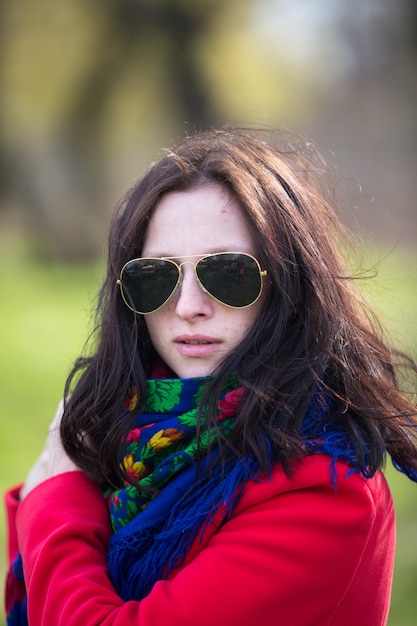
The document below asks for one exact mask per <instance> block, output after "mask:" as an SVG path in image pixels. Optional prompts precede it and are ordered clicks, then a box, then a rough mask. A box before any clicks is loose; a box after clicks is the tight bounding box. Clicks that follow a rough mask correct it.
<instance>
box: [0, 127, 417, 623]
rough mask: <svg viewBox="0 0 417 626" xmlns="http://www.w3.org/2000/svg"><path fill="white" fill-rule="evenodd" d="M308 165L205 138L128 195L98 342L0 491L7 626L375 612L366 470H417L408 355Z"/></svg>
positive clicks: (378, 619) (380, 504) (379, 492)
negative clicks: (369, 295)
mask: <svg viewBox="0 0 417 626" xmlns="http://www.w3.org/2000/svg"><path fill="white" fill-rule="evenodd" d="M307 148H308V146H307ZM303 159H304V160H303ZM314 167H316V166H315V165H314V162H313V160H312V157H311V155H310V156H309V157H305V156H303V154H302V151H301V150H300V149H292V148H291V147H288V148H287V149H286V150H280V149H278V148H277V147H274V146H273V145H269V144H267V143H265V142H263V141H262V140H261V139H260V138H257V137H256V136H254V135H252V134H250V133H248V132H241V131H238V130H234V129H224V130H219V131H216V130H213V131H208V132H205V133H202V134H198V135H196V136H194V137H189V138H187V139H186V140H185V141H184V142H182V143H181V144H180V145H179V146H178V147H177V148H176V149H174V150H172V151H169V152H167V154H166V155H165V156H164V157H163V158H162V159H161V160H160V161H158V162H157V163H155V164H153V165H152V166H151V168H150V169H149V170H148V172H146V174H145V175H144V177H143V178H142V180H140V181H139V182H138V183H137V184H136V185H135V186H134V187H133V188H132V189H131V190H130V191H129V192H128V194H127V195H126V197H125V198H124V200H123V201H122V202H121V204H120V206H119V208H118V210H117V212H116V215H115V217H114V219H113V222H112V226H111V233H110V241H109V259H108V269H107V276H106V280H105V283H104V285H103V287H102V290H101V294H100V298H99V308H98V312H99V324H98V329H99V337H98V341H97V344H96V348H95V351H94V353H93V355H92V356H91V357H88V358H83V359H81V360H79V361H78V362H77V363H76V364H75V367H74V369H73V372H72V374H71V376H70V378H69V380H68V382H67V388H66V394H65V396H66V399H65V403H64V407H63V411H59V412H58V414H57V418H56V420H55V422H54V423H53V425H52V427H51V429H50V434H49V437H48V440H47V444H46V447H45V450H44V452H43V454H42V455H41V457H40V459H39V461H38V463H37V464H36V465H35V467H34V468H33V469H32V471H31V473H30V474H29V477H28V479H27V481H26V483H25V485H24V487H23V488H22V490H21V491H20V495H19V491H18V490H15V491H14V492H11V493H9V495H8V503H9V515H10V523H11V527H12V529H13V528H14V527H16V529H17V530H16V534H15V533H14V532H13V531H12V541H11V546H10V551H11V556H12V558H15V557H16V553H17V540H18V545H19V549H20V555H18V556H17V558H16V559H15V561H14V567H13V570H12V573H11V575H10V581H9V582H10V593H9V605H8V612H9V624H16V623H19V624H20V623H25V622H24V621H19V620H24V619H25V615H26V609H27V612H28V616H29V624H30V625H31V626H41V625H42V626H50V625H51V624H54V625H55V624H56V625H58V624H63V625H65V626H72V625H74V626H79V625H80V624H82V625H83V626H93V625H98V624H100V625H106V626H110V625H112V626H117V625H119V624H120V625H121V624H123V625H125V624H137V625H138V626H149V625H152V626H160V625H161V626H162V625H163V626H177V625H181V626H188V625H189V626H195V625H196V624H199V626H212V625H213V624H217V625H220V626H222V625H225V626H226V625H227V626H233V625H236V626H253V624H254V623H260V624H263V626H276V625H277V624H279V625H280V626H307V625H310V624H315V625H320V626H324V625H330V624H332V625H336V624H337V625H338V626H345V625H346V626H347V625H349V626H350V625H351V624H352V623H355V624H356V625H357V626H360V625H363V626H365V625H366V626H369V624H372V625H373V626H378V625H380V624H385V623H386V620H387V615H388V610H389V598H390V589H391V580H392V569H393V560H394V541H395V539H394V533H395V521H394V511H393V504H392V499H391V495H390V492H389V488H388V486H387V483H386V481H385V479H384V477H383V475H382V473H381V467H382V465H383V463H384V459H385V456H386V453H387V452H388V453H389V454H390V455H391V457H392V459H393V461H394V463H395V465H396V467H397V468H398V469H400V470H401V471H403V472H405V473H406V474H407V475H408V476H409V477H410V478H412V479H413V480H417V446H416V437H415V434H416V424H417V420H416V417H415V415H416V407H415V405H414V404H412V402H411V401H410V400H408V399H407V397H406V396H405V394H403V393H401V391H400V389H399V386H398V384H397V378H396V373H395V370H396V368H397V366H399V365H401V364H402V365H403V366H408V367H409V370H410V371H411V372H413V371H414V372H415V367H414V365H413V364H412V363H411V362H409V361H407V359H406V357H402V356H401V355H399V354H396V353H394V352H393V351H392V350H391V349H390V348H389V347H388V346H387V345H385V343H384V341H383V340H382V338H381V337H380V336H379V334H378V332H377V330H376V328H375V327H374V325H373V324H372V323H371V321H370V319H369V317H368V316H367V315H366V313H364V312H363V311H362V307H361V304H360V300H359V299H358V297H357V296H356V295H355V292H354V290H353V288H352V284H351V281H350V280H349V277H348V274H347V272H346V269H345V268H344V265H343V263H342V261H341V259H340V258H339V251H340V250H341V249H342V247H343V246H342V243H341V242H340V240H339V241H338V239H337V238H338V236H339V235H340V226H339V223H338V220H337V218H336V216H335V214H334V212H333V210H332V208H331V207H330V205H329V204H328V203H327V202H326V201H325V199H324V197H322V195H321V194H320V193H319V191H318V189H317V187H316V186H315V185H313V184H312V182H311V180H310V179H311V176H312V173H313V170H314ZM342 241H344V240H342ZM242 269H243V271H242ZM70 390H71V393H70ZM61 413H62V421H61ZM58 430H59V434H60V436H59V435H58ZM103 496H104V497H103ZM19 497H20V503H19ZM109 511H110V515H109ZM22 564H23V571H24V578H25V582H26V589H27V596H26V593H25V590H24V588H23V586H22V585H23V582H22V579H23V573H22ZM19 578H20V580H21V582H20V583H19V582H18V579H19ZM19 584H20V587H19ZM13 594H14V595H13ZM26 597H27V599H28V602H27V607H26ZM22 616H23V617H22Z"/></svg>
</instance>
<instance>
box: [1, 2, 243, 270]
mask: <svg viewBox="0 0 417 626" xmlns="http://www.w3.org/2000/svg"><path fill="white" fill-rule="evenodd" d="M245 1H246V0H234V4H235V5H236V7H238V6H242V5H243V4H244V3H245ZM89 2H90V4H91V9H92V13H93V14H97V15H100V20H97V24H96V27H97V29H99V33H98V34H97V33H96V37H95V41H96V42H97V43H96V46H95V52H94V54H93V58H92V59H91V58H90V59H88V63H86V66H85V68H84V73H82V72H80V76H79V82H78V84H77V86H76V89H74V90H73V93H72V97H71V99H70V101H69V102H68V103H67V106H66V108H65V113H64V115H63V116H62V119H61V123H60V125H59V127H58V131H56V130H55V131H54V133H53V135H51V136H49V137H45V139H44V141H43V145H42V146H36V147H34V148H32V150H31V148H30V147H27V148H25V150H24V151H23V154H22V153H21V154H19V159H18V160H19V163H18V169H19V170H20V171H19V179H20V181H22V180H23V182H24V184H20V185H19V195H20V198H21V200H22V201H23V203H24V204H25V205H26V206H29V207H31V211H32V214H33V217H34V219H33V220H32V221H33V227H34V229H35V231H36V233H37V237H38V240H39V241H40V250H41V251H42V250H43V251H44V252H45V254H47V255H49V256H53V257H61V258H66V259H80V258H88V257H94V256H96V255H97V253H98V251H99V250H100V249H101V248H102V242H103V236H104V231H105V229H106V226H105V225H104V224H103V222H107V217H106V218H104V217H103V206H107V205H108V189H107V187H106V182H107V180H108V178H109V176H108V172H107V171H106V167H107V166H108V165H107V161H106V156H108V154H107V152H108V147H107V145H106V144H105V142H104V141H103V130H104V129H103V125H104V124H105V123H106V108H107V106H108V102H109V100H110V98H111V97H112V96H113V95H114V91H115V90H116V89H117V88H118V86H119V84H118V81H119V77H120V74H121V73H122V72H123V70H124V68H125V67H126V66H127V65H130V66H132V64H134V63H135V60H137V66H138V67H139V68H140V67H141V66H142V67H143V62H144V57H145V56H146V55H149V54H152V50H153V49H155V46H158V44H159V43H160V42H162V43H163V51H164V54H162V55H161V53H160V52H161V51H158V52H159V55H158V58H159V59H161V60H160V63H161V67H158V76H157V78H156V80H158V83H161V85H162V89H163V90H165V93H166V95H167V102H168V103H169V109H168V111H167V115H168V114H169V116H170V117H171V118H172V123H173V124H174V125H176V126H177V131H178V129H181V130H182V132H183V129H184V126H187V127H188V128H189V129H190V130H191V131H192V130H194V129H202V128H205V127H207V126H209V125H215V124H218V123H219V121H220V116H219V114H218V112H217V111H216V106H215V100H214V98H213V94H212V93H211V91H210V88H209V87H208V85H207V83H206V82H205V79H204V72H203V70H202V69H201V67H200V65H199V55H198V49H199V47H200V46H201V42H202V38H203V37H206V36H209V34H210V28H211V27H212V26H213V24H214V23H215V21H216V19H218V17H219V15H220V14H221V11H222V10H224V6H225V5H224V4H223V2H222V1H221V0H200V1H199V2H194V1H193V0H89ZM1 6H2V5H1V4H0V7H1ZM229 8H230V5H229ZM0 17H1V16H0ZM6 22H7V20H5V25H4V26H3V27H4V28H7V25H6ZM97 35H98V36H97ZM138 82H139V84H140V76H138ZM132 106H134V103H132ZM165 107H166V108H167V105H165ZM161 110H162V108H161ZM146 124H147V120H144V125H146ZM175 134H177V132H176V133H175ZM0 150H1V146H0ZM0 158H1V154H0Z"/></svg>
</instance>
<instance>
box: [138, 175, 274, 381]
mask: <svg viewBox="0 0 417 626" xmlns="http://www.w3.org/2000/svg"><path fill="white" fill-rule="evenodd" d="M215 252H247V253H249V254H252V255H254V256H255V257H256V254H257V251H256V249H255V245H254V241H253V238H252V235H251V233H250V230H249V228H248V225H247V223H246V220H245V218H244V216H243V213H242V211H241V209H240V207H239V205H238V203H237V202H236V200H235V199H233V198H232V197H231V196H230V195H229V194H228V193H227V192H226V190H224V189H223V188H222V187H221V186H220V185H216V184H207V185H204V186H202V187H199V188H197V189H194V190H191V191H185V192H170V193H167V194H166V195H165V196H164V197H163V198H162V200H161V201H160V203H159V204H158V206H157V207H156V209H155V211H154V213H153V215H152V218H151V220H150V222H149V227H148V230H147V233H146V237H145V242H144V246H143V250H142V256H143V257H167V258H169V259H172V260H173V261H175V262H176V263H178V264H180V263H181V262H183V261H187V263H185V264H184V265H183V266H182V279H181V284H180V287H179V288H178V289H177V291H176V292H175V293H174V295H173V296H172V297H171V299H170V300H169V301H168V302H167V303H166V304H165V305H164V306H163V307H162V308H160V309H159V310H158V311H155V312H154V313H150V314H149V315H146V316H145V322H146V326H147V328H148V331H149V335H150V338H151V341H152V343H153V345H154V347H155V349H156V351H157V352H158V354H159V356H160V357H161V358H162V359H163V360H164V361H165V363H166V364H167V365H168V366H169V367H170V368H171V369H172V370H173V371H174V372H175V373H176V375H177V376H179V377H180V378H193V377H197V376H208V375H210V374H212V373H213V371H214V370H215V369H216V368H217V367H218V365H219V364H220V363H221V362H222V361H223V360H224V358H225V357H226V356H227V355H228V354H229V353H230V352H231V351H232V350H233V349H234V348H235V347H236V346H237V345H238V344H239V343H240V342H241V341H242V339H243V338H244V337H245V336H246V334H247V333H248V331H249V330H250V328H251V327H252V325H253V323H254V321H255V319H256V317H257V315H258V314H259V312H260V310H261V307H262V301H263V299H262V297H261V298H260V299H259V300H258V301H257V302H255V303H254V304H252V305H251V306H249V307H246V308H240V309H237V308H230V307H228V306H226V305H224V304H221V303H220V302H217V301H216V300H215V299H214V298H212V297H211V296H210V295H209V294H208V293H206V292H204V291H203V290H202V289H201V287H200V286H199V284H198V282H197V279H196V276H195V272H194V269H193V265H192V264H191V263H188V261H190V260H191V261H192V263H196V262H197V261H198V260H199V258H201V257H202V256H204V255H206V254H211V253H215ZM194 255H195V258H191V259H186V258H185V257H190V256H194Z"/></svg>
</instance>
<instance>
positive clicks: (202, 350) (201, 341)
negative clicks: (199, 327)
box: [175, 335, 221, 357]
mask: <svg viewBox="0 0 417 626" xmlns="http://www.w3.org/2000/svg"><path fill="white" fill-rule="evenodd" d="M175 345H176V347H177V349H178V352H180V353H181V354H182V355H183V356H189V357H203V356H207V355H209V354H212V353H213V352H216V350H218V349H219V347H220V345H221V341H220V340H219V339H215V338H214V337H206V336H205V335H181V336H180V337H176V338H175Z"/></svg>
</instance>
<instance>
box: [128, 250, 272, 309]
mask: <svg viewBox="0 0 417 626" xmlns="http://www.w3.org/2000/svg"><path fill="white" fill-rule="evenodd" d="M224 254H239V255H242V256H246V257H249V258H250V259H252V260H253V261H255V263H256V266H257V268H258V271H259V277H260V289H259V293H258V295H257V297H256V298H255V300H253V302H250V303H249V304H245V305H243V306H234V305H233V304H227V303H226V302H222V301H221V300H219V299H218V298H216V296H214V295H213V294H212V293H210V291H208V290H207V289H206V288H205V287H204V285H203V284H202V283H201V281H200V279H199V277H198V274H197V265H198V264H199V263H200V262H201V261H202V260H203V259H207V258H210V257H213V256H221V255H224ZM198 256H199V257H200V258H199V259H198V261H197V262H196V263H193V262H192V261H183V262H182V263H176V262H175V261H173V260H172V258H168V257H137V258H135V259H130V260H129V261H127V262H126V263H125V264H124V265H123V267H122V269H121V270H120V274H119V278H118V279H117V281H116V284H117V285H119V288H120V293H121V296H122V299H123V302H124V303H125V305H126V306H127V307H128V308H129V309H130V310H131V311H133V312H134V313H137V314H138V315H151V313H156V311H159V309H162V307H163V306H165V305H166V304H167V302H169V300H170V299H171V298H172V296H173V295H174V293H175V292H176V290H177V289H178V286H179V285H180V283H181V276H182V266H183V265H187V264H189V265H192V266H193V268H194V274H195V277H196V280H197V282H198V284H199V286H200V288H201V289H202V290H203V291H204V293H207V294H208V295H209V296H210V297H211V298H213V300H216V302H219V303H220V304H223V305H224V306H227V307H229V308H230V309H246V308H247V307H249V306H252V305H253V304H255V302H257V301H258V300H259V298H260V297H261V295H262V292H263V286H264V281H263V279H264V277H265V276H267V274H268V271H267V270H263V269H261V265H260V263H259V261H258V259H257V258H256V257H254V256H253V255H252V254H249V253H248V252H214V253H212V254H203V255H199V254H190V255H188V256H181V257H174V258H181V259H191V258H196V257H198ZM133 261H167V262H169V263H172V265H175V267H176V268H177V269H178V279H177V282H176V284H175V287H174V288H173V290H172V291H171V293H170V295H169V296H168V298H166V300H164V302H163V303H162V304H161V305H160V306H159V307H157V308H156V309H153V310H152V311H147V312H143V311H138V310H136V309H134V308H133V307H132V306H131V305H130V304H129V303H128V301H127V298H126V297H125V294H124V292H123V272H124V270H125V268H126V267H127V266H128V265H129V263H132V262H133Z"/></svg>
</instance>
